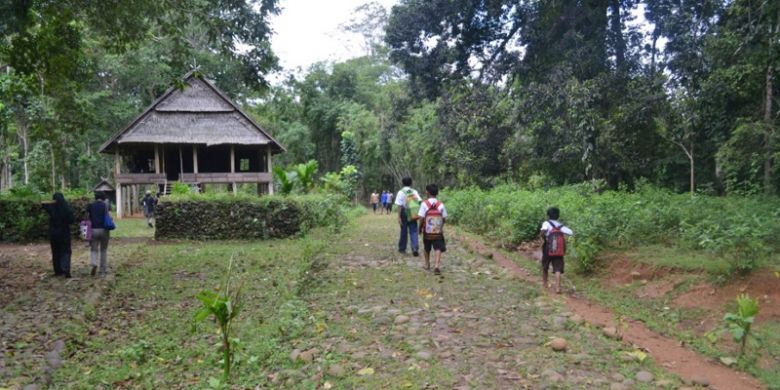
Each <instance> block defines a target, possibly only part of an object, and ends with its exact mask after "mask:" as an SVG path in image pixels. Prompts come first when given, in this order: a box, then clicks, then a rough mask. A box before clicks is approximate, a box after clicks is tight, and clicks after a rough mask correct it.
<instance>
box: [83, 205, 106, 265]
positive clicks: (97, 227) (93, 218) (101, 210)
mask: <svg viewBox="0 0 780 390" xmlns="http://www.w3.org/2000/svg"><path fill="white" fill-rule="evenodd" d="M108 212H109V210H108V204H106V194H105V193H104V192H103V191H98V192H96V193H95V201H94V202H92V203H90V204H89V205H88V206H87V214H88V215H89V220H90V222H92V240H91V241H90V242H89V256H90V264H92V272H91V275H92V276H95V274H96V273H97V272H98V271H99V272H100V276H106V274H107V273H108V270H107V268H108V240H109V238H110V237H111V234H110V233H109V231H110V230H109V229H108V228H107V227H106V225H105V223H106V214H108ZM98 260H99V261H100V262H99V263H98ZM98 265H99V266H100V269H99V270H98Z"/></svg>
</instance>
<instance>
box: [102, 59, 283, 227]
mask: <svg viewBox="0 0 780 390" xmlns="http://www.w3.org/2000/svg"><path fill="white" fill-rule="evenodd" d="M100 151H101V152H102V153H109V154H113V155H114V161H115V167H114V180H115V182H116V184H115V188H116V197H117V199H116V205H117V216H118V217H119V218H121V217H122V216H123V214H124V213H125V211H128V212H130V213H132V211H133V210H135V209H137V207H135V206H136V205H137V204H138V203H139V202H140V199H141V198H142V197H143V195H144V190H145V189H147V188H149V187H152V188H155V187H156V188H157V189H158V191H159V192H162V193H167V192H168V191H169V188H170V185H171V184H172V183H173V182H181V183H187V184H191V185H193V187H195V188H199V189H203V187H204V186H205V185H208V184H227V185H228V186H230V187H232V189H233V191H234V192H235V191H236V188H237V185H238V184H242V183H253V184H256V185H257V193H258V194H272V193H273V181H272V180H273V179H272V175H271V173H270V172H271V166H272V164H271V159H272V156H273V155H274V154H278V153H282V152H284V151H285V149H284V147H283V146H282V145H281V144H279V142H277V141H276V140H275V139H274V138H273V137H271V135H270V134H268V133H267V132H266V131H264V130H263V129H262V128H261V127H260V126H259V125H258V124H257V123H255V122H254V121H253V120H252V119H251V118H250V117H249V116H248V115H246V114H245V113H244V112H243V111H242V110H241V109H240V108H239V107H238V105H236V104H235V103H234V102H232V101H231V100H230V99H228V98H227V97H226V96H225V94H224V93H222V91H220V90H219V89H218V88H217V87H215V86H214V85H213V84H212V83H211V82H209V81H208V80H206V79H205V78H204V77H203V76H201V75H200V74H198V73H195V72H190V73H188V74H186V75H185V76H184V77H183V84H182V85H181V87H172V88H170V89H169V90H167V91H166V92H165V93H164V94H163V95H162V96H160V97H159V98H158V99H157V100H156V101H155V102H154V103H152V105H150V106H149V107H148V108H147V109H146V110H144V111H143V112H142V113H141V115H139V116H138V117H137V118H135V120H133V121H132V122H130V124H129V125H128V126H127V127H125V128H124V129H121V130H120V131H118V132H117V133H116V134H114V135H113V136H112V137H111V138H110V139H109V140H108V141H106V142H105V143H104V144H103V145H102V146H101V148H100Z"/></svg>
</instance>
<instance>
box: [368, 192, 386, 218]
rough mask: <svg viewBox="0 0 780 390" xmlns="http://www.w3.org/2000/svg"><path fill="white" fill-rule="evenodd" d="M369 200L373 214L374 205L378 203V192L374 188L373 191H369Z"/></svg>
mask: <svg viewBox="0 0 780 390" xmlns="http://www.w3.org/2000/svg"><path fill="white" fill-rule="evenodd" d="M382 195H384V193H383V194H382ZM370 200H371V208H372V209H374V214H376V206H377V204H379V194H377V192H376V190H374V192H372V193H371V199H370ZM380 212H381V210H380Z"/></svg>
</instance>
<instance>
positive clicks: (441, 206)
mask: <svg viewBox="0 0 780 390" xmlns="http://www.w3.org/2000/svg"><path fill="white" fill-rule="evenodd" d="M428 202H430V203H431V204H433V203H436V209H437V210H439V212H441V216H442V217H444V218H445V219H446V218H447V209H445V208H444V203H442V202H439V201H438V200H436V198H428V199H427V200H425V201H423V202H422V203H420V211H419V212H418V213H417V216H418V217H420V218H425V213H427V212H428Z"/></svg>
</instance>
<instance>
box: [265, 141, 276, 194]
mask: <svg viewBox="0 0 780 390" xmlns="http://www.w3.org/2000/svg"><path fill="white" fill-rule="evenodd" d="M266 156H267V158H268V162H267V163H266V166H267V167H268V172H269V173H270V172H273V166H272V165H271V145H268V149H266ZM273 194H274V179H273V175H272V176H271V181H270V182H268V195H273Z"/></svg>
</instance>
